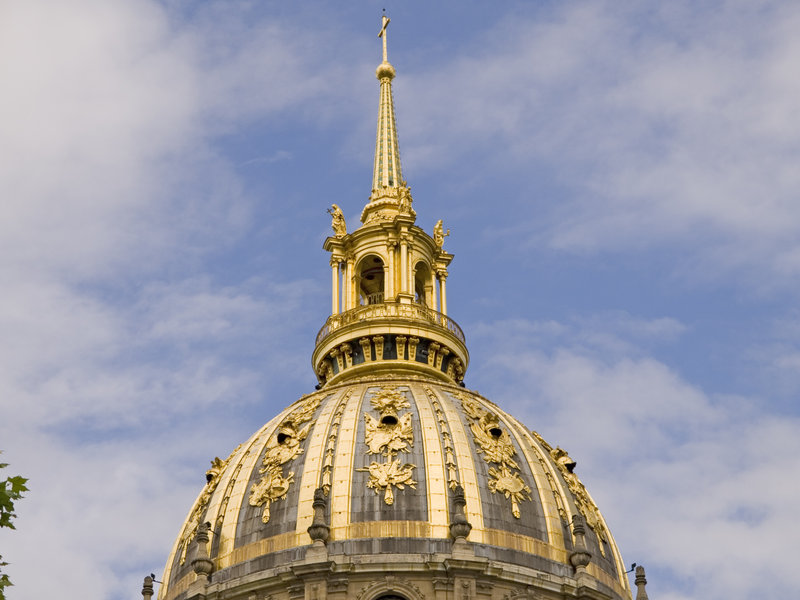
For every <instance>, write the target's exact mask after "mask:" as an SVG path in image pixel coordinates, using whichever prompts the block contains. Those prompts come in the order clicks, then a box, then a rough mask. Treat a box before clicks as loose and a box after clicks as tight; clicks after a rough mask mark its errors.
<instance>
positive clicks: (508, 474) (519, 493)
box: [489, 465, 531, 519]
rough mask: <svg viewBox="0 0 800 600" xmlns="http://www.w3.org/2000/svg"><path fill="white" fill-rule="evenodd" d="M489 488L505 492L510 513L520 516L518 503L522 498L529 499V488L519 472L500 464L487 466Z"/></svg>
mask: <svg viewBox="0 0 800 600" xmlns="http://www.w3.org/2000/svg"><path fill="white" fill-rule="evenodd" d="M489 477H491V479H489V489H490V490H491V492H492V493H493V494H494V493H497V492H500V493H501V494H505V496H506V498H510V499H511V514H512V515H514V516H515V517H516V518H517V519H519V518H520V516H521V513H520V511H519V503H520V502H521V501H523V500H530V499H531V488H529V487H528V486H527V485H525V482H524V481H522V477H520V476H519V473H516V472H514V471H510V470H509V469H508V467H507V466H506V465H500V468H499V469H496V468H494V467H490V468H489Z"/></svg>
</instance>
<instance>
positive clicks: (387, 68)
mask: <svg viewBox="0 0 800 600" xmlns="http://www.w3.org/2000/svg"><path fill="white" fill-rule="evenodd" d="M383 10H384V15H383V17H382V18H381V30H380V31H379V32H378V37H379V38H382V39H383V62H382V63H381V64H379V65H378V68H377V70H376V71H375V76H376V77H377V78H378V79H381V80H382V79H385V78H387V77H388V78H389V79H390V80H391V79H394V67H393V66H392V65H391V64H390V63H389V58H388V54H387V52H386V27H387V25H389V21H390V19H389V17H387V16H386V9H385V8H384V9H383Z"/></svg>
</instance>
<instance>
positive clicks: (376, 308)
mask: <svg viewBox="0 0 800 600" xmlns="http://www.w3.org/2000/svg"><path fill="white" fill-rule="evenodd" d="M378 295H379V294H371V295H370V297H372V296H378ZM380 296H381V297H382V296H383V294H380ZM384 318H392V319H400V320H408V321H426V322H428V323H433V324H435V325H438V326H439V327H443V328H444V329H446V330H447V331H449V332H450V333H452V334H453V335H454V336H455V337H456V338H458V339H459V340H460V341H461V342H462V343H466V340H465V339H464V332H463V331H462V330H461V327H459V325H458V323H456V322H455V321H454V320H453V319H451V318H450V317H448V316H447V315H445V314H442V313H440V312H438V311H435V310H431V309H430V308H428V307H427V306H425V305H423V304H400V303H394V302H390V303H384V302H379V303H376V304H373V303H371V302H370V303H369V304H367V305H365V306H359V307H358V308H354V309H352V310H348V311H346V312H343V313H339V314H336V315H331V316H330V317H328V320H327V321H326V322H325V325H323V326H322V329H320V330H319V333H318V334H317V341H316V343H317V344H319V343H320V342H322V340H324V339H325V338H326V337H328V336H329V335H331V334H332V333H333V332H335V331H336V330H337V329H339V328H341V327H344V326H345V325H350V324H351V323H358V322H362V321H371V320H373V319H384Z"/></svg>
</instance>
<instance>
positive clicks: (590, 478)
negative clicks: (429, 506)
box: [0, 0, 800, 600]
mask: <svg viewBox="0 0 800 600" xmlns="http://www.w3.org/2000/svg"><path fill="white" fill-rule="evenodd" d="M342 4H345V3H333V2H305V3H302V4H301V3H287V2H283V1H276V2H267V1H263V2H254V1H230V0H226V1H224V2H222V1H220V2H212V1H206V2H200V1H189V0H177V1H169V2H166V1H163V2H155V1H149V0H138V1H133V0H131V1H126V0H114V1H109V0H63V1H59V2H47V1H44V0H41V1H40V0H19V1H14V0H7V1H5V2H2V4H0V13H2V14H1V16H0V81H2V90H3V91H2V93H0V114H1V115H2V117H0V140H1V141H0V198H2V213H3V218H2V219H0V278H1V279H0V280H1V281H2V294H0V339H2V345H0V411H1V412H0V449H2V450H4V455H3V458H4V460H5V461H7V462H10V463H11V465H12V466H11V468H10V469H8V470H6V474H15V473H20V474H23V475H25V476H27V477H29V478H30V484H29V486H30V488H31V491H30V492H29V494H28V495H27V497H26V498H25V499H24V501H22V502H21V503H20V504H19V511H18V512H19V518H18V520H17V525H18V530H17V531H14V532H8V531H2V532H0V550H1V551H2V554H3V556H4V557H5V559H6V560H8V561H9V562H11V563H12V564H11V565H10V566H9V567H6V568H5V569H4V570H5V572H7V573H9V574H10V575H11V577H12V579H13V580H14V581H15V582H16V588H15V589H14V591H13V594H12V596H13V597H14V598H20V599H34V598H36V599H38V598H44V597H48V596H50V597H57V596H59V597H60V596H63V595H64V594H65V593H66V595H67V597H78V596H80V597H82V598H86V599H88V600H94V599H107V598H111V599H123V598H135V597H138V594H139V590H140V586H141V580H142V577H143V576H144V575H145V574H148V573H150V572H151V571H152V572H155V573H157V574H160V573H161V572H162V571H163V565H164V562H165V560H166V556H167V553H168V552H169V550H170V548H171V545H172V543H173V540H174V538H175V537H176V535H177V534H178V531H179V528H180V525H181V523H182V522H183V519H184V517H185V515H186V513H187V512H188V510H189V508H190V507H191V504H192V502H193V501H194V498H195V496H196V494H197V493H198V492H199V490H200V488H201V486H202V485H203V483H204V473H205V470H206V468H207V466H208V461H209V460H210V459H211V458H213V457H214V456H216V455H219V456H223V457H224V456H227V454H228V453H229V452H230V450H231V449H232V448H234V447H235V446H236V445H237V444H238V443H239V442H241V441H243V440H245V439H246V438H247V437H249V435H250V434H251V433H252V432H253V431H255V430H256V429H257V428H258V427H260V425H261V424H262V423H264V422H265V421H266V420H267V419H268V418H269V417H271V416H272V415H274V414H275V413H276V412H277V411H279V410H280V409H281V408H283V407H284V406H286V405H288V404H289V403H291V402H292V401H294V400H295V399H296V398H297V397H299V396H300V395H301V394H303V393H307V392H309V391H311V390H312V389H313V385H314V383H315V382H316V381H315V378H314V375H313V373H312V370H311V368H310V364H309V360H310V354H311V351H312V349H313V340H314V336H315V334H316V332H317V330H318V328H319V327H320V326H321V325H322V323H323V322H324V320H325V318H326V317H327V316H328V312H327V311H328V310H329V307H330V304H329V289H328V286H329V282H330V273H329V266H328V257H327V256H326V253H325V252H324V251H323V250H322V249H321V244H322V242H323V240H324V239H325V237H326V236H327V235H328V234H329V231H330V230H329V226H330V219H329V217H328V215H327V214H326V213H325V210H326V208H327V207H329V206H330V204H331V203H333V202H335V203H337V204H339V205H340V206H341V207H342V208H343V210H344V211H345V214H346V216H347V219H348V222H349V223H356V222H357V220H358V215H359V213H360V210H361V208H362V206H363V204H364V203H365V202H366V200H367V197H368V195H369V192H370V187H371V186H370V183H371V170H372V162H371V161H372V152H373V148H374V139H375V138H374V136H375V120H376V115H377V104H378V84H377V81H376V80H375V77H374V69H375V66H376V65H377V63H378V62H379V60H380V47H379V40H378V38H377V37H376V34H377V31H378V27H379V15H380V9H381V8H382V7H384V6H385V7H386V8H387V10H388V12H389V14H390V16H391V18H392V24H391V26H390V38H389V39H390V60H391V61H392V62H393V64H394V65H395V67H396V69H397V73H398V76H397V79H396V80H395V85H394V93H395V101H396V108H397V117H398V129H399V134H400V147H401V153H402V157H403V165H404V171H405V173H404V174H405V176H406V178H407V179H408V181H409V184H410V185H411V187H412V191H413V193H414V200H415V208H416V210H417V214H418V224H420V225H421V226H423V227H424V228H426V229H427V230H428V231H430V230H432V227H433V224H434V223H435V221H436V220H437V219H439V218H443V219H444V221H445V226H446V227H448V228H450V229H451V231H452V235H451V236H450V237H449V238H447V241H446V247H447V249H448V250H449V251H450V252H453V253H454V254H455V256H456V259H455V261H454V263H453V265H452V266H451V269H450V277H449V279H448V308H449V312H450V314H451V316H453V317H454V318H455V319H456V320H457V321H458V322H459V323H460V324H461V326H462V327H463V329H464V330H465V332H466V334H467V338H468V344H469V348H470V351H471V358H472V364H471V367H470V370H469V371H468V373H467V379H466V383H467V385H468V387H470V388H472V389H476V390H478V391H480V392H481V393H483V394H484V395H486V396H488V397H489V398H492V399H494V400H495V401H496V402H498V403H499V404H500V405H501V406H503V407H504V408H505V409H506V410H507V411H509V412H510V413H512V414H515V415H516V416H518V417H520V418H521V419H522V420H523V421H524V422H525V423H526V424H528V425H529V426H530V427H531V428H533V429H535V430H537V431H539V432H540V433H541V434H542V435H543V436H544V437H545V439H547V440H548V441H550V442H551V443H553V444H554V445H555V444H559V445H561V446H562V447H564V448H566V449H567V450H568V451H569V452H570V454H571V455H572V456H573V457H574V458H576V460H577V461H578V467H577V473H578V474H579V475H580V476H581V477H582V479H583V481H584V482H585V483H586V484H587V487H588V488H589V490H590V491H591V492H592V493H593V495H594V497H595V499H596V500H597V502H598V504H599V505H600V508H601V509H602V510H603V512H604V514H605V515H606V518H607V520H608V522H609V524H610V526H611V529H612V531H613V532H614V534H615V536H616V539H617V541H618V543H619V545H620V547H621V548H622V551H623V556H624V559H625V561H626V562H627V563H631V562H634V561H635V562H637V563H640V564H644V565H645V566H646V567H647V572H648V579H649V585H648V590H649V592H650V596H651V597H652V598H657V599H659V600H679V599H688V598H700V597H702V598H705V599H706V600H718V599H720V600H721V599H723V598H725V599H730V598H758V597H762V595H763V589H764V588H765V587H767V588H769V589H770V591H771V593H772V595H774V596H776V597H781V596H783V597H788V596H792V595H794V594H796V590H797V589H798V588H800V571H799V570H798V569H797V566H796V564H795V562H796V561H795V560H794V559H795V556H796V552H795V545H796V538H797V534H798V530H799V529H800V528H799V527H798V525H797V519H796V514H795V513H796V510H795V509H796V507H797V506H798V505H800V483H798V481H797V476H798V473H800V406H798V401H797V397H798V393H799V392H800V309H798V303H797V296H798V293H799V292H800V202H799V201H798V200H799V199H798V196H799V195H800V167H798V165H799V164H800V79H798V77H797V73H798V67H799V66H800V36H798V35H797V32H798V31H800V4H798V3H794V2H768V1H753V0H741V1H735V0H731V1H712V0H709V1H707V2H692V1H690V0H685V1H684V0H675V1H672V2H668V3H653V2H646V1H642V2H626V3H620V2H615V1H613V0H609V1H608V2H602V1H591V2H589V1H586V2H581V1H576V2H569V3H565V2H547V1H544V0H542V1H538V2H513V1H508V2H504V3H491V6H490V3H486V2H478V1H475V2H463V1H462V2H444V1H443V2H436V3H432V2H408V1H406V2H402V3H401V2H398V1H392V0H387V1H386V2H383V3H378V2H375V1H366V0H362V1H355V2H348V3H346V7H345V8H343V7H342ZM65 590H66V592H65Z"/></svg>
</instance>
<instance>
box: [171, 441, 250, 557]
mask: <svg viewBox="0 0 800 600" xmlns="http://www.w3.org/2000/svg"><path fill="white" fill-rule="evenodd" d="M239 448H241V444H240V445H239V446H237V447H236V449H235V450H234V451H233V452H231V454H230V456H229V457H228V458H226V459H225V460H222V459H221V458H220V457H219V456H216V457H214V460H212V461H211V468H210V469H208V471H206V487H205V488H203V492H202V493H201V494H200V497H199V498H198V499H197V502H196V503H195V505H194V508H192V513H191V514H190V515H189V519H188V520H187V522H186V526H185V528H184V530H183V535H182V536H181V540H180V542H179V545H180V549H181V553H180V564H183V563H185V562H186V550H187V549H188V547H189V543H190V542H191V541H192V540H193V539H194V536H195V534H196V533H197V528H198V527H199V526H200V523H202V522H203V520H204V516H205V513H206V508H207V507H208V502H209V500H211V494H213V493H214V490H216V489H217V485H219V480H220V476H221V475H222V472H223V471H224V470H225V467H226V466H227V465H228V462H229V461H230V460H231V457H232V456H233V455H234V454H235V453H236V451H237V450H239Z"/></svg>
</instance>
